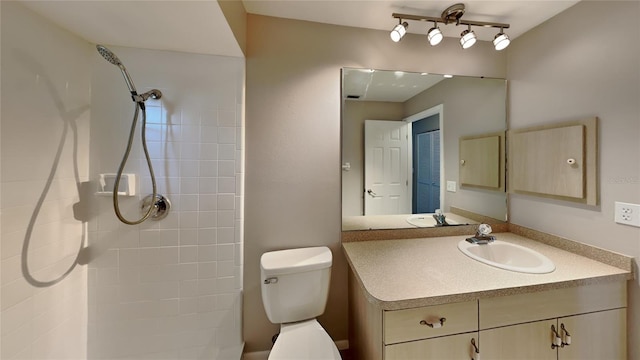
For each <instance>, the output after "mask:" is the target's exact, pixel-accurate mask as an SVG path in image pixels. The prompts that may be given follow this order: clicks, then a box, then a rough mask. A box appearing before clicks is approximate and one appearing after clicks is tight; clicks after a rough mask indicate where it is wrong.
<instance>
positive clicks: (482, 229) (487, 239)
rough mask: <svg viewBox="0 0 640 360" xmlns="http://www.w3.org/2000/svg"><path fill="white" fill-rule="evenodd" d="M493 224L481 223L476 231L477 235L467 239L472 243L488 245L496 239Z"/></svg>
mask: <svg viewBox="0 0 640 360" xmlns="http://www.w3.org/2000/svg"><path fill="white" fill-rule="evenodd" d="M491 231H492V230H491V226H489V224H480V225H478V230H477V231H476V235H475V236H473V237H470V238H467V239H466V240H467V241H468V242H470V243H472V244H477V245H487V244H490V243H492V242H494V241H495V240H496V237H495V236H493V235H489V234H491Z"/></svg>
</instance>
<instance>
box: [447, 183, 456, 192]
mask: <svg viewBox="0 0 640 360" xmlns="http://www.w3.org/2000/svg"><path fill="white" fill-rule="evenodd" d="M457 185H458V183H456V182H455V181H450V180H447V191H449V192H456V187H457Z"/></svg>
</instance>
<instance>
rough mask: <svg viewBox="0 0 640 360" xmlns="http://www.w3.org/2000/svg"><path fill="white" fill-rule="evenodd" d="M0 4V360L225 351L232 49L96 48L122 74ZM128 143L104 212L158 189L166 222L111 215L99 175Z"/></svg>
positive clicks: (234, 319)
mask: <svg viewBox="0 0 640 360" xmlns="http://www.w3.org/2000/svg"><path fill="white" fill-rule="evenodd" d="M0 15H1V28H0V35H1V50H0V57H1V58H0V60H1V62H0V65H1V72H0V74H1V78H0V80H1V93H0V95H1V106H2V107H1V114H0V116H1V117H0V119H1V123H0V155H1V158H0V179H1V183H0V186H1V187H0V206H1V211H2V212H1V219H0V220H1V221H0V236H1V237H0V245H1V246H0V260H1V276H0V278H1V283H0V286H1V287H0V310H1V313H2V316H1V320H0V330H1V342H0V358H2V359H3V360H4V359H239V358H240V354H241V351H242V329H241V324H242V319H241V314H242V276H243V274H242V268H243V266H242V265H243V264H242V258H243V253H242V252H243V232H242V229H243V185H244V164H243V157H244V150H243V147H244V114H243V109H244V76H245V72H244V71H245V70H244V68H245V60H244V58H241V57H231V56H216V55H201V54H194V53H185V52H175V51H162V50H147V49H141V48H131V47H121V46H111V45H108V44H107V46H108V49H109V50H110V51H112V52H113V54H117V57H118V58H119V60H121V62H122V63H123V64H124V65H126V69H127V70H128V74H129V75H130V79H129V81H127V80H126V76H125V79H124V80H123V74H124V72H123V71H121V69H119V68H118V67H117V66H113V65H116V64H115V63H113V62H112V64H113V65H112V64H109V62H107V61H105V60H108V59H106V58H105V57H103V56H104V54H100V53H98V51H96V44H93V43H90V42H88V41H86V40H84V39H83V38H82V37H81V35H82V34H80V35H78V34H74V33H71V32H69V31H67V30H64V29H63V28H61V27H59V26H57V25H55V24H54V23H52V22H51V21H50V20H48V19H46V18H44V17H42V16H40V15H39V14H37V13H36V12H34V11H32V10H31V9H30V8H28V7H26V6H24V5H23V4H22V3H21V2H14V1H2V4H1V7H0ZM133 82H135V86H137V93H139V94H141V95H143V94H149V96H148V99H146V101H144V108H145V109H144V110H145V115H146V116H145V117H144V120H143V117H142V114H140V115H139V120H138V122H137V124H136V128H135V130H136V132H135V136H134V138H133V141H132V142H131V144H129V141H128V140H129V132H130V131H131V126H132V118H133V117H134V110H135V108H136V106H138V105H136V104H135V103H134V102H132V94H131V93H130V90H131V88H129V89H128V88H127V87H128V86H129V85H130V83H131V84H133ZM154 89H157V90H158V91H160V92H161V94H162V96H161V97H160V98H154V97H157V96H151V93H149V91H151V90H154ZM134 101H135V99H134ZM143 122H144V123H146V124H145V125H146V131H145V137H146V146H144V145H143V143H142V142H141V130H142V123H143ZM129 145H130V147H131V151H130V155H129V156H128V159H127V161H126V164H124V166H123V167H122V173H124V174H135V182H134V183H132V187H131V188H132V189H133V190H135V191H134V192H135V193H134V194H130V196H129V195H127V194H124V195H119V196H117V204H118V207H119V210H120V211H121V212H122V214H123V215H124V217H125V218H127V219H132V220H137V219H139V218H141V216H142V215H144V210H145V208H144V206H143V205H142V200H143V199H144V198H145V197H146V196H148V195H151V194H153V193H158V194H162V196H164V197H165V198H166V199H167V201H168V202H170V208H169V211H168V213H166V217H162V218H161V219H155V220H154V219H147V220H145V221H142V222H140V223H139V224H125V223H123V222H122V221H120V220H119V219H118V217H117V216H116V214H115V212H114V199H113V196H112V194H111V193H110V192H109V191H104V190H105V189H104V187H103V185H104V184H101V179H104V176H105V175H106V176H107V177H108V178H110V179H113V176H114V174H116V173H117V172H118V169H119V166H120V164H121V162H122V158H123V155H124V153H125V149H126V148H127V147H128V146H129ZM145 147H146V148H147V152H148V154H149V156H148V159H147V156H145ZM147 160H148V161H147ZM148 163H150V164H148ZM150 167H151V168H152V169H153V175H154V176H153V178H154V179H155V187H156V191H154V186H153V183H154V182H153V181H152V176H151V173H150V171H149V168H150ZM101 176H102V177H101ZM123 179H124V178H123ZM123 181H125V180H123ZM107 187H108V186H107ZM120 188H121V189H122V186H121V187H120ZM151 217H152V216H151Z"/></svg>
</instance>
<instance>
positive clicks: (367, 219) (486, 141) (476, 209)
mask: <svg viewBox="0 0 640 360" xmlns="http://www.w3.org/2000/svg"><path fill="white" fill-rule="evenodd" d="M342 95H343V99H342V217H343V218H342V220H343V221H342V230H343V231H349V230H368V229H399V228H416V227H432V226H451V225H462V224H475V223H480V222H491V221H493V222H498V221H504V220H505V219H506V214H507V206H506V194H505V191H504V181H505V174H504V132H505V130H506V81H505V80H504V79H493V78H480V77H468V76H449V75H439V74H427V73H413V72H404V71H387V70H371V69H353V68H345V69H343V71H342ZM480 143H481V144H482V146H481V147H478V148H475V147H470V145H473V146H476V144H480ZM460 149H463V150H462V153H463V154H464V155H465V156H464V157H465V158H466V160H465V159H462V158H461V150H460ZM489 149H490V150H491V151H489ZM467 154H472V155H473V156H468V155H467ZM461 176H462V178H461Z"/></svg>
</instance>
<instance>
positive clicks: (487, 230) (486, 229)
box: [476, 224, 492, 236]
mask: <svg viewBox="0 0 640 360" xmlns="http://www.w3.org/2000/svg"><path fill="white" fill-rule="evenodd" d="M491 231H492V229H491V226H490V225H489V224H480V225H478V232H477V233H476V236H488V235H489V234H491Z"/></svg>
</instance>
